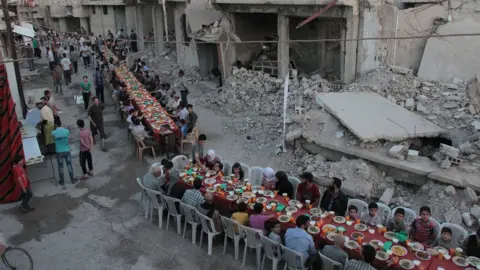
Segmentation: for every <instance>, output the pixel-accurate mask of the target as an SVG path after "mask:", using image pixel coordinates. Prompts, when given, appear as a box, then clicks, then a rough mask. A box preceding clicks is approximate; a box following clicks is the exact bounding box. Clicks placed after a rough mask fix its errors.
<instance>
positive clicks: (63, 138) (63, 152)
mask: <svg viewBox="0 0 480 270" xmlns="http://www.w3.org/2000/svg"><path fill="white" fill-rule="evenodd" d="M55 127H56V128H55V130H54V131H53V132H52V135H53V139H54V140H55V151H56V153H57V164H58V176H59V177H60V180H59V181H58V184H60V185H61V186H63V187H64V188H65V181H64V175H63V161H65V162H66V163H67V169H68V174H69V175H70V180H71V181H72V184H75V183H77V182H78V178H76V177H73V167H72V154H70V145H69V144H68V137H70V131H69V130H68V129H66V128H63V127H62V126H57V125H55Z"/></svg>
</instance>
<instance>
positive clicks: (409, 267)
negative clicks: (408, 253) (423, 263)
mask: <svg viewBox="0 0 480 270" xmlns="http://www.w3.org/2000/svg"><path fill="white" fill-rule="evenodd" d="M403 263H405V264H408V266H405V267H404V266H403V265H402V264H403ZM398 265H399V266H400V267H401V268H402V269H413V268H414V267H415V264H413V262H412V261H410V260H407V259H401V260H400V261H399V262H398Z"/></svg>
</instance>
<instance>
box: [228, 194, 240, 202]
mask: <svg viewBox="0 0 480 270" xmlns="http://www.w3.org/2000/svg"><path fill="white" fill-rule="evenodd" d="M227 200H229V201H236V200H238V196H237V195H235V194H232V195H228V196H227Z"/></svg>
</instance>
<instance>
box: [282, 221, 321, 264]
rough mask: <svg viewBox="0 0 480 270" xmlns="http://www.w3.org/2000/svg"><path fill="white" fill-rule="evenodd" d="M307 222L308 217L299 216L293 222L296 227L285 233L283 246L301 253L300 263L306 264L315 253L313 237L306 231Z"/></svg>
mask: <svg viewBox="0 0 480 270" xmlns="http://www.w3.org/2000/svg"><path fill="white" fill-rule="evenodd" d="M309 221H310V218H309V217H308V216H306V215H301V216H299V217H297V220H296V221H295V223H296V225H297V227H296V228H290V229H288V230H287V232H286V233H285V246H286V247H287V248H289V249H291V250H294V251H296V252H299V253H302V254H303V259H304V261H303V262H302V263H306V262H307V261H308V258H309V257H310V256H314V255H315V254H316V253H317V251H316V250H315V243H314V242H313V237H312V235H310V234H309V233H308V232H307V231H306V230H307V227H308V222H309Z"/></svg>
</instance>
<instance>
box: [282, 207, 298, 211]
mask: <svg viewBox="0 0 480 270" xmlns="http://www.w3.org/2000/svg"><path fill="white" fill-rule="evenodd" d="M285 211H286V212H287V213H288V212H290V213H296V212H297V211H298V209H297V207H295V206H289V207H287V208H285Z"/></svg>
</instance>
